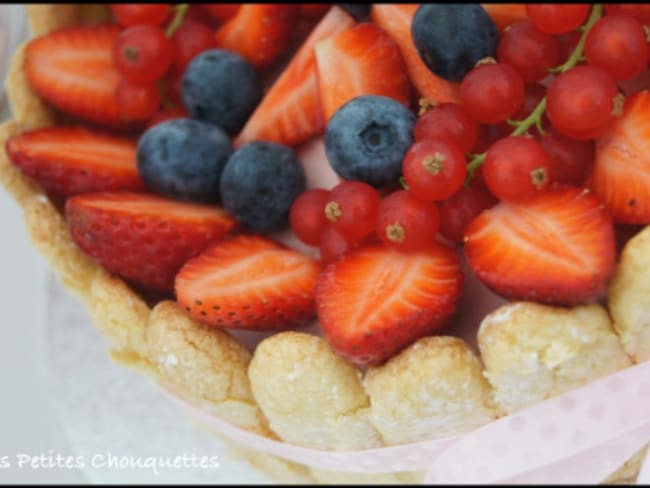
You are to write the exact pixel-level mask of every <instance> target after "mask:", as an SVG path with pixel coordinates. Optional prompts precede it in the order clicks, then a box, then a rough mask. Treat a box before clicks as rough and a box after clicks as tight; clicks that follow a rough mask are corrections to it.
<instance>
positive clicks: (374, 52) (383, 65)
mask: <svg viewBox="0 0 650 488" xmlns="http://www.w3.org/2000/svg"><path fill="white" fill-rule="evenodd" d="M314 49H315V51H316V65H317V67H318V85H319V90H320V99H321V106H322V108H323V115H324V117H325V121H326V122H327V121H329V119H330V118H331V117H332V115H334V112H336V111H337V110H338V109H339V108H340V107H341V106H342V105H343V104H345V103H346V102H349V101H350V100H352V99H353V98H355V97H358V96H361V95H382V96H385V97H390V98H393V99H394V100H397V101H398V102H400V103H402V104H404V105H405V106H407V107H409V106H410V105H411V83H410V81H409V78H408V75H407V72H406V65H405V64H404V60H403V58H402V55H401V53H400V50H399V47H398V46H397V44H396V43H395V41H393V39H391V37H390V35H389V34H388V33H387V32H386V31H385V30H383V29H382V28H381V27H379V26H377V25H375V24H370V23H361V24H358V25H356V26H354V27H352V28H350V29H347V30H345V31H343V32H340V33H338V34H336V35H333V36H331V37H329V38H327V39H325V40H323V41H321V42H319V43H318V44H316V46H315V48H314Z"/></svg>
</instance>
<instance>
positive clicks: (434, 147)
mask: <svg viewBox="0 0 650 488" xmlns="http://www.w3.org/2000/svg"><path fill="white" fill-rule="evenodd" d="M402 173H403V174H404V180H405V181H406V184H407V185H408V187H409V190H410V191H411V192H412V193H413V195H415V196H416V197H418V198H419V199H421V200H423V201H425V202H433V201H436V200H444V199H445V198H449V197H450V196H452V195H453V194H454V193H456V192H457V191H458V189H459V188H460V187H461V186H462V185H463V182H464V181H465V176H466V175H467V162H466V160H465V154H464V153H463V151H462V150H461V149H460V146H459V145H458V143H457V142H455V140H454V139H446V140H443V139H427V140H424V141H420V142H416V143H415V144H413V145H412V146H411V148H410V149H409V150H408V151H407V153H406V155H405V156H404V162H403V163H402Z"/></svg>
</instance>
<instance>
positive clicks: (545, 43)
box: [497, 22, 560, 83]
mask: <svg viewBox="0 0 650 488" xmlns="http://www.w3.org/2000/svg"><path fill="white" fill-rule="evenodd" d="M497 58H498V60H499V62H500V63H505V64H508V65H510V66H512V67H513V68H514V69H515V70H516V71H517V72H518V73H519V74H520V75H521V77H522V78H523V79H524V81H525V82H526V83H532V82H535V81H541V80H543V79H544V78H546V76H548V74H549V72H548V70H549V68H553V67H555V66H557V65H558V64H560V63H559V61H560V43H559V42H558V40H557V39H556V38H555V37H553V36H552V35H550V34H545V33H544V32H541V31H539V30H538V29H536V28H535V26H534V25H533V24H531V23H530V22H518V23H516V24H513V25H511V26H510V27H508V28H507V29H506V30H505V31H504V32H503V34H502V36H501V39H500V40H499V45H498V48H497Z"/></svg>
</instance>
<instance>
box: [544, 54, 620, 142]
mask: <svg viewBox="0 0 650 488" xmlns="http://www.w3.org/2000/svg"><path fill="white" fill-rule="evenodd" d="M618 95H619V93H618V87H617V86H616V81H615V80H614V79H613V78H612V76H611V75H609V74H608V73H607V72H606V71H605V70H604V69H602V68H599V67H598V66H591V65H584V66H576V67H575V68H571V69H570V70H568V71H565V72H564V73H561V74H559V75H558V76H557V77H556V78H555V79H554V80H553V82H552V83H551V85H550V86H549V88H548V91H547V95H546V113H547V115H548V118H549V120H550V121H551V124H553V127H555V128H556V129H557V130H558V132H560V133H562V134H564V135H566V136H568V137H572V138H579V139H581V140H582V139H585V138H586V139H589V138H593V137H599V136H600V135H601V134H602V133H604V131H605V130H606V129H607V127H608V126H609V124H610V122H611V121H613V119H614V116H615V115H616V114H618V113H619V111H620V109H621V107H620V105H622V103H621V97H622V95H621V96H618Z"/></svg>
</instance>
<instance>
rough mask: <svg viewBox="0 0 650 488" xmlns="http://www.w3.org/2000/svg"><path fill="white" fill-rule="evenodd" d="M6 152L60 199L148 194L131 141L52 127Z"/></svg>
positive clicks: (16, 141) (10, 144)
mask: <svg viewBox="0 0 650 488" xmlns="http://www.w3.org/2000/svg"><path fill="white" fill-rule="evenodd" d="M6 149H7V154H8V155H9V158H10V159H11V161H12V163H13V164H15V165H16V166H17V167H18V168H20V170H21V171H22V172H23V173H25V174H26V175H27V176H30V177H31V178H33V179H34V180H36V181H37V182H38V183H39V184H40V185H41V186H42V187H43V188H44V189H45V190H46V191H48V192H51V193H53V194H56V195H61V196H69V195H75V194H78V193H92V192H100V191H141V190H144V183H143V181H142V179H141V178H140V175H139V173H138V168H137V166H136V144H135V142H134V141H133V140H132V139H130V138H126V137H117V136H113V135H109V134H105V133H103V132H97V131H93V130H90V129H87V128H84V127H47V128H42V129H36V130H32V131H28V132H24V133H22V134H19V135H17V136H15V137H12V138H11V139H9V140H8V141H7V144H6Z"/></svg>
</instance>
